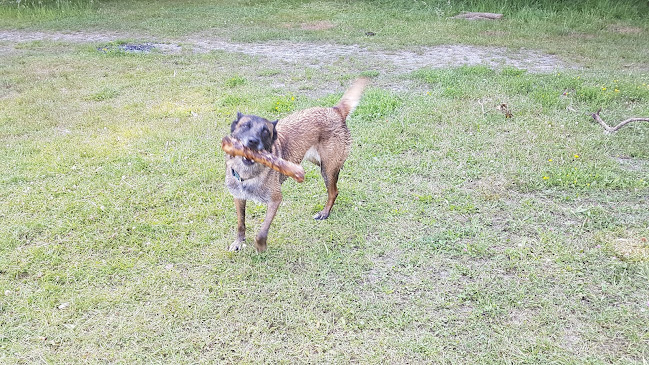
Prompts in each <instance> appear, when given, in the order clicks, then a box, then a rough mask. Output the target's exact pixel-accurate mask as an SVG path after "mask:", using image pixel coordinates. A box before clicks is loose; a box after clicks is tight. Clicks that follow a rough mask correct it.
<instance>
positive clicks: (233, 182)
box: [225, 160, 270, 203]
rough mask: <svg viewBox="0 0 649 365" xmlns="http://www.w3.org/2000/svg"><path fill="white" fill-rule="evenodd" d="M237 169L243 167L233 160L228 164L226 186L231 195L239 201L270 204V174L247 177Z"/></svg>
mask: <svg viewBox="0 0 649 365" xmlns="http://www.w3.org/2000/svg"><path fill="white" fill-rule="evenodd" d="M237 167H241V166H238V164H236V163H234V161H233V160H230V161H228V162H227V163H226V171H225V186H226V187H227V188H228V190H229V191H230V194H232V196H234V197H235V198H237V199H242V200H254V201H256V202H259V203H268V202H269V201H270V191H269V189H268V186H267V185H268V184H267V182H266V180H267V179H268V174H267V173H263V172H262V173H259V174H256V175H254V176H247V175H245V174H240V173H238V172H237ZM240 171H241V170H240ZM264 172H265V171H264ZM242 175H243V176H242Z"/></svg>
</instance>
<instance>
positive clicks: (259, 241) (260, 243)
mask: <svg viewBox="0 0 649 365" xmlns="http://www.w3.org/2000/svg"><path fill="white" fill-rule="evenodd" d="M281 203H282V196H281V195H280V196H279V199H277V198H275V200H273V201H271V202H270V203H268V207H267V208H266V217H265V218H264V223H262V224H261V228H260V229H259V233H257V237H256V238H255V248H256V249H257V252H264V251H266V246H267V244H266V240H267V238H268V229H269V228H270V224H271V223H273V218H275V214H277V208H279V205H280V204H281Z"/></svg>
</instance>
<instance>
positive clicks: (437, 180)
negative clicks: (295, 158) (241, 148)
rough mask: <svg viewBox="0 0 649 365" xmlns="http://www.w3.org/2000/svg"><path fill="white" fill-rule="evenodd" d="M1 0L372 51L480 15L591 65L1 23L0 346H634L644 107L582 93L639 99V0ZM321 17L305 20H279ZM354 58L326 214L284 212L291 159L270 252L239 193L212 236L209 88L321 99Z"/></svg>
mask: <svg viewBox="0 0 649 365" xmlns="http://www.w3.org/2000/svg"><path fill="white" fill-rule="evenodd" d="M7 4H9V3H5V4H4V5H3V6H4V8H2V10H1V11H0V29H14V28H23V30H22V31H23V32H28V31H38V30H78V29H86V28H88V29H90V30H92V31H97V32H99V31H103V30H109V31H110V30H113V31H118V30H120V31H121V30H122V29H123V28H121V27H126V29H128V31H124V34H126V33H129V32H132V34H131V33H129V34H128V36H126V35H125V36H124V37H123V38H124V39H140V38H142V39H143V40H145V41H149V40H156V39H157V40H159V41H160V40H161V41H164V40H165V39H166V38H167V37H183V36H189V35H191V34H192V32H194V31H197V30H200V31H201V32H203V31H205V32H207V30H212V31H218V32H219V33H218V34H219V35H222V36H223V37H226V38H228V37H230V39H231V40H235V41H241V40H250V41H254V42H263V41H264V40H265V39H266V40H267V39H283V40H286V41H290V42H293V41H303V42H339V43H348V44H349V43H358V44H360V45H363V46H367V47H369V48H371V49H375V50H388V51H390V50H395V49H397V50H398V49H408V50H410V49H411V48H412V47H414V46H416V45H434V44H438V42H441V43H454V42H461V43H465V44H477V45H491V44H496V43H497V42H498V41H497V40H494V39H493V38H494V37H493V36H491V35H489V34H492V33H486V34H483V33H481V32H507V33H508V35H506V36H505V37H506V38H507V40H508V41H511V43H510V45H511V46H512V47H514V48H515V47H517V46H519V45H523V44H527V45H526V47H527V48H537V49H541V50H545V51H552V50H555V51H557V54H559V55H560V56H561V58H562V59H570V58H571V57H573V58H575V59H578V60H579V61H580V62H581V61H584V62H583V63H582V64H585V65H588V66H592V67H584V68H576V69H564V70H560V69H558V70H556V71H555V72H552V73H548V74H535V73H531V72H528V71H527V70H521V69H517V68H511V67H500V68H497V69H492V68H488V67H485V66H463V67H453V68H444V69H430V68H421V69H418V70H416V71H414V72H409V73H405V74H404V73H401V72H399V70H394V69H390V68H389V67H387V66H386V67H384V68H380V69H376V70H374V69H373V70H368V69H367V65H365V64H363V63H362V62H356V61H355V60H353V59H341V60H338V61H337V62H335V63H333V64H327V65H321V66H320V68H310V67H302V65H293V64H290V63H283V62H275V61H272V60H265V59H264V58H263V57H250V56H246V55H242V54H239V53H229V52H225V51H218V52H210V53H205V54H194V53H191V52H188V51H183V52H181V53H178V54H166V53H163V52H152V53H142V54H135V53H128V52H124V51H111V52H103V51H101V46H105V45H106V44H107V43H106V42H103V43H102V42H97V43H65V42H51V41H25V42H21V43H18V44H17V45H16V46H15V47H14V45H13V42H12V41H10V40H3V41H0V57H1V58H2V62H0V159H1V160H2V161H3V163H2V164H0V328H1V329H2V330H1V331H0V362H2V363H9V364H12V363H17V364H22V363H38V362H45V363H88V362H90V363H97V362H103V363H212V362H223V363H234V362H237V363H239V362H240V363H262V362H265V363H422V362H431V363H595V364H600V363H601V364H605V363H606V364H607V363H642V362H643V361H644V362H646V361H647V359H648V356H649V332H648V330H647V326H646V323H649V286H647V278H649V261H648V260H647V257H649V244H648V243H647V239H648V238H649V210H648V209H647V196H649V147H647V146H649V124H647V123H635V124H631V125H629V126H627V127H625V128H623V129H621V130H620V131H618V132H617V133H615V134H612V135H605V134H604V133H603V131H602V129H601V127H600V126H599V125H598V124H596V123H595V122H593V121H592V119H591V118H590V117H589V113H592V112H594V111H596V110H597V109H598V108H599V107H602V108H603V111H602V117H603V118H604V119H605V120H607V121H609V122H610V123H611V124H614V122H615V121H618V120H622V119H625V118H627V117H631V116H649V87H648V86H647V84H649V76H648V74H647V70H646V67H645V68H643V66H642V65H643V63H642V62H644V61H642V59H643V58H642V57H644V56H646V52H647V51H646V49H649V47H647V41H646V39H647V37H646V36H647V27H646V25H645V24H644V23H643V21H641V20H640V16H641V15H642V14H646V10H644V8H643V7H642V5H632V4H633V3H630V2H628V3H627V2H620V3H616V4H618V5H614V4H613V3H599V2H574V3H571V4H572V5H569V6H568V8H566V9H559V8H553V7H552V6H550V3H547V4H546V3H543V2H541V3H540V4H542V5H539V6H537V7H529V6H519V5H513V6H511V7H500V8H499V7H498V6H497V5H498V3H496V2H493V3H482V2H480V4H487V5H476V6H477V8H475V9H473V8H472V10H491V11H498V10H501V11H503V12H505V13H506V14H508V15H510V17H511V19H510V20H506V21H503V22H497V23H467V22H457V21H454V20H448V19H446V16H448V15H452V13H453V12H455V11H459V10H463V9H464V8H463V7H464V6H467V7H468V6H469V4H471V3H470V2H463V3H453V5H451V6H450V8H443V6H444V4H446V2H443V3H437V2H430V3H427V4H423V3H421V2H417V3H410V2H408V3H405V2H403V3H393V2H389V3H388V2H380V3H375V2H354V3H346V2H340V3H335V2H331V3H330V2H225V3H224V4H222V5H215V4H213V3H211V2H210V3H208V2H196V3H192V4H193V5H194V6H191V7H187V6H185V5H187V4H188V3H180V2H136V3H132V4H131V3H125V2H120V1H112V2H99V3H93V5H92V6H90V7H84V6H77V7H74V6H71V9H67V10H66V9H63V10H60V13H61V14H63V15H61V14H59V13H58V12H57V11H55V10H53V6H48V5H47V4H45V6H44V8H43V9H42V8H40V7H35V8H33V9H32V8H21V9H15V8H14V7H12V6H10V5H11V4H9V5H7ZM458 4H464V5H462V6H461V5H458ZM476 4H477V3H476ZM489 4H491V5H489ZM598 4H600V5H598ZM379 5H380V6H379ZM220 6H222V8H221V7H220ZM606 6H612V10H611V12H608V11H607V10H606V9H607V8H606ZM436 7H442V8H441V12H440V13H439V14H438V13H436V12H435V9H436ZM340 9H343V10H345V11H340ZM115 10H120V11H121V13H119V15H118V13H116V12H115ZM217 10H219V11H217ZM138 14H139V18H138V17H137V15H138ZM142 14H145V15H148V17H143V16H142ZM170 14H174V17H171V16H170ZM326 14H329V15H330V16H331V14H334V15H333V16H332V18H333V20H332V21H333V23H334V24H335V25H336V27H334V28H332V29H330V30H323V31H320V32H318V31H309V30H302V29H300V28H299V26H298V27H297V28H284V27H283V26H282V25H281V24H282V22H292V23H295V24H298V25H299V24H300V23H302V22H309V21H316V20H322V19H323V18H324V17H325V15H326ZM609 14H610V15H609ZM64 15H65V16H64ZM200 15H203V16H200ZM577 15H584V16H586V17H587V19H588V20H593V21H594V23H592V24H588V23H587V22H584V23H583V24H582V23H580V22H578V19H577ZM118 17H119V18H120V19H123V21H124V23H120V24H122V25H121V26H120V29H115V28H114V27H115V25H114V24H117V23H116V22H115V19H117V18H118ZM224 19H229V20H233V22H234V20H235V19H236V22H234V24H231V23H229V24H228V25H227V26H226V25H223V24H222V23H219V21H220V20H224ZM562 19H565V20H566V21H565V22H563V23H562V22H561V20H562ZM426 20H430V21H432V22H433V23H432V25H430V26H423V25H422V24H423V22H424V21H426ZM611 22H613V23H615V24H618V25H620V24H623V25H625V26H629V27H638V28H639V29H640V30H639V33H629V34H626V33H624V34H623V33H619V32H616V31H612V30H610V28H607V25H606V24H609V23H611ZM207 24H209V26H206V25H207ZM345 24H348V25H345ZM521 24H528V25H529V28H526V29H519V28H518V27H519V26H520V25H521ZM367 25H373V26H372V27H371V28H370V27H367V28H366V26H367ZM398 25H400V26H401V27H402V28H401V29H403V30H402V31H399V32H402V33H399V32H397V30H396V29H397V26H398ZM404 27H405V28H404ZM429 27H430V28H429ZM363 29H368V30H377V29H378V31H379V32H378V34H377V36H374V37H368V36H365V35H356V33H354V32H360V31H361V30H363ZM435 29H437V31H436V30H435ZM264 30H268V34H270V36H266V35H263V36H262V33H263V31H264ZM384 31H385V35H384V34H383V32H384ZM634 31H635V30H634ZM140 32H141V33H140ZM391 32H392V33H391ZM136 33H137V34H144V35H141V36H138V35H137V34H136ZM346 33H348V34H347V35H346ZM438 33H439V34H438ZM432 34H436V35H435V36H433V37H430V38H427V37H428V36H429V35H432ZM575 34H590V35H594V34H596V35H598V36H597V37H596V38H589V37H584V38H580V39H582V40H583V41H584V42H585V43H584V44H583V45H582V44H581V43H582V42H581V41H577V40H575V39H573V38H574V35H575ZM600 35H601V37H600ZM526 42H527V43H526ZM122 43H124V42H123V41H121V40H120V39H116V40H115V41H114V43H110V44H122ZM577 44H579V45H580V46H579V47H575V45H577ZM502 45H503V44H498V46H502ZM98 48H99V50H98ZM597 49H599V50H602V52H600V51H596V50H597ZM619 57H626V58H625V59H619ZM611 60H613V62H611ZM627 63H629V64H631V63H633V65H631V66H628V64H627ZM625 65H626V66H625ZM627 66H628V67H627ZM360 74H363V75H366V76H369V77H373V78H374V81H373V83H372V84H371V85H370V87H369V89H368V90H367V92H366V94H365V96H364V98H363V100H362V102H361V104H360V105H359V107H358V108H357V110H356V111H355V112H354V114H352V116H351V117H350V119H349V120H348V125H349V127H350V129H351V132H352V136H353V140H354V143H353V146H352V152H351V154H350V157H349V159H348V161H347V163H346V164H345V168H344V169H343V171H342V173H341V177H340V183H339V188H340V195H339V197H338V201H337V203H336V205H335V206H334V209H333V211H332V215H331V216H330V218H329V219H328V220H326V221H323V222H316V221H314V220H313V219H311V218H310V217H311V216H312V215H313V214H314V213H316V212H317V211H319V210H320V209H322V204H323V203H324V202H325V198H326V192H325V188H324V186H323V183H322V181H321V178H320V177H319V172H318V170H317V169H316V168H315V167H313V166H311V165H305V167H306V171H307V173H306V181H305V182H304V183H302V184H297V183H295V182H293V181H287V182H286V183H285V184H284V187H283V189H284V190H283V192H284V202H283V204H282V206H281V208H280V210H279V213H278V215H277V217H276V218H275V221H274V222H273V225H272V227H271V230H270V236H269V250H268V251H267V252H266V253H264V254H257V253H255V252H254V249H253V248H252V243H251V242H250V239H251V238H252V237H254V233H255V231H256V230H257V229H258V227H259V225H260V223H261V221H262V220H263V217H264V213H265V208H264V206H261V205H256V204H249V207H248V211H247V215H248V227H249V229H248V237H249V242H248V247H247V248H246V249H245V250H243V251H242V252H239V253H236V254H233V253H230V252H227V246H228V245H229V244H230V243H231V242H232V241H233V240H234V238H235V225H236V215H235V212H234V204H233V202H232V198H231V196H230V195H229V193H228V192H227V190H226V189H225V187H224V184H223V179H224V157H223V153H222V152H221V151H220V149H219V146H220V140H221V138H222V137H223V136H224V135H225V134H226V133H228V131H229V127H230V123H231V121H232V119H233V118H234V117H235V115H236V112H237V111H242V112H244V113H254V114H258V115H261V116H264V117H267V118H278V117H279V118H281V117H282V116H285V115H287V114H288V113H290V112H291V111H294V110H300V109H303V108H306V107H310V106H314V105H333V104H334V103H335V102H336V101H337V100H338V99H339V98H340V96H341V95H342V92H343V91H344V89H345V87H347V86H348V85H349V84H350V82H351V80H352V79H354V78H355V77H356V76H357V75H360ZM616 90H617V91H616ZM502 103H506V104H507V106H508V108H509V109H510V110H511V112H512V115H513V116H512V117H511V118H505V116H504V114H503V113H502V112H501V111H499V110H498V109H497V108H498V106H499V105H500V104H502Z"/></svg>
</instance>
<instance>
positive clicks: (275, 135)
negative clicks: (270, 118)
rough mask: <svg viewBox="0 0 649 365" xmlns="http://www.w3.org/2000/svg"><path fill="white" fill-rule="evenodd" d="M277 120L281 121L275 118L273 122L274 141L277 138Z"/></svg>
mask: <svg viewBox="0 0 649 365" xmlns="http://www.w3.org/2000/svg"><path fill="white" fill-rule="evenodd" d="M277 122H279V119H275V121H274V122H271V124H272V125H273V143H275V141H276V140H277Z"/></svg>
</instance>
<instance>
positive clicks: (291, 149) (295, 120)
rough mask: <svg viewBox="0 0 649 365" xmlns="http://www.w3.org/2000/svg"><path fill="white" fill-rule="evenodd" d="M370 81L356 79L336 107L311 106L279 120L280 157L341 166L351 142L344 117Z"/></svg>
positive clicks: (295, 161)
mask: <svg viewBox="0 0 649 365" xmlns="http://www.w3.org/2000/svg"><path fill="white" fill-rule="evenodd" d="M368 81H369V80H368V79H366V78H359V79H357V80H356V81H355V82H354V83H353V84H352V86H351V87H350V88H349V89H347V91H346V92H345V94H344V95H343V96H342V98H341V99H340V101H339V102H338V103H337V104H336V105H335V106H333V107H314V108H309V109H305V110H301V111H298V112H295V113H293V114H291V115H289V116H287V117H286V118H284V119H281V120H280V121H279V122H278V123H277V134H278V139H279V145H280V146H281V152H280V153H281V157H282V158H284V159H286V160H289V161H291V162H294V163H300V162H302V160H303V159H307V160H309V161H311V162H313V163H315V164H317V165H320V164H321V162H322V161H323V160H326V161H329V160H330V161H329V162H331V163H334V164H336V165H338V164H340V165H342V163H343V162H344V161H345V159H346V158H347V155H348V154H349V147H350V144H351V135H350V134H349V129H348V128H347V124H346V123H345V120H346V119H347V116H348V115H349V114H350V113H351V112H352V111H354V109H355V108H356V107H357V106H358V103H359V102H360V99H361V95H362V93H363V90H364V89H365V86H366V85H367V83H368ZM323 154H326V155H327V157H329V158H326V157H325V156H322V155H323Z"/></svg>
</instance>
